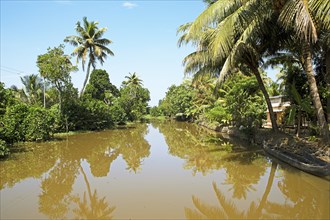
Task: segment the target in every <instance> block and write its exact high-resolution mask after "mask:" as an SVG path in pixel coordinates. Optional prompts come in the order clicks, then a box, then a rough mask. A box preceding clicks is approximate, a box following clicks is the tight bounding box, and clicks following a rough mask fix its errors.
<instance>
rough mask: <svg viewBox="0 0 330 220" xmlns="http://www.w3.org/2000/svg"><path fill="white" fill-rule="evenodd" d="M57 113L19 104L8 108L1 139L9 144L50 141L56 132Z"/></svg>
mask: <svg viewBox="0 0 330 220" xmlns="http://www.w3.org/2000/svg"><path fill="white" fill-rule="evenodd" d="M56 116H57V115H56V113H54V114H52V111H49V110H46V109H44V108H41V107H35V106H30V107H29V106H27V105H26V104H23V103H19V104H16V105H13V106H10V107H8V108H7V111H6V113H5V114H4V116H3V118H2V126H1V127H0V139H3V140H5V141H6V142H8V143H13V142H18V141H35V140H48V139H49V138H50V136H51V134H52V133H53V132H54V131H55V124H56V123H55V121H56V119H55V118H56Z"/></svg>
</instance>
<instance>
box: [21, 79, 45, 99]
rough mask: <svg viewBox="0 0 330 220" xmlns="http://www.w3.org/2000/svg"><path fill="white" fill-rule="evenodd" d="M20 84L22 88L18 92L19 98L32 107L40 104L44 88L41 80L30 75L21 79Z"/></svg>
mask: <svg viewBox="0 0 330 220" xmlns="http://www.w3.org/2000/svg"><path fill="white" fill-rule="evenodd" d="M21 82H22V83H23V86H24V88H23V90H21V91H20V97H21V98H22V99H23V100H25V101H26V102H28V103H29V104H32V105H34V104H41V99H42V93H43V86H44V85H43V82H42V79H41V78H40V77H39V76H38V75H36V74H31V75H26V76H24V77H21Z"/></svg>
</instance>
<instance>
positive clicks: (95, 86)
mask: <svg viewBox="0 0 330 220" xmlns="http://www.w3.org/2000/svg"><path fill="white" fill-rule="evenodd" d="M109 94H111V95H112V97H118V96H119V95H120V93H119V90H118V89H117V88H116V86H115V85H113V84H112V83H111V82H110V79H109V74H108V73H107V71H105V70H100V69H95V70H93V71H92V73H91V76H90V80H89V83H88V84H87V86H86V90H85V93H84V96H86V97H88V96H90V97H91V98H93V99H98V100H101V101H104V102H106V103H108V102H107V101H108V99H109V97H108V96H109Z"/></svg>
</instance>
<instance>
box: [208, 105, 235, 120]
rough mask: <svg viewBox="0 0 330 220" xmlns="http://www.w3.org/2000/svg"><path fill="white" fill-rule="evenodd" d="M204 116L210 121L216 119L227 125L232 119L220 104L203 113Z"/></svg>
mask: <svg viewBox="0 0 330 220" xmlns="http://www.w3.org/2000/svg"><path fill="white" fill-rule="evenodd" d="M205 116H206V118H207V119H208V120H210V121H216V122H219V123H220V124H224V125H228V124H229V123H230V121H231V120H232V117H231V114H229V113H228V111H227V110H226V109H225V108H224V107H222V106H216V107H214V108H212V109H210V110H209V111H208V112H206V113H205Z"/></svg>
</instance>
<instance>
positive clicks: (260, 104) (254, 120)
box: [224, 75, 266, 127]
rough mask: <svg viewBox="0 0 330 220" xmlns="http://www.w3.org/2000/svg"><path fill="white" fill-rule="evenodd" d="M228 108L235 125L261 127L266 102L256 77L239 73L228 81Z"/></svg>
mask: <svg viewBox="0 0 330 220" xmlns="http://www.w3.org/2000/svg"><path fill="white" fill-rule="evenodd" d="M227 83H228V84H227V85H228V88H230V89H229V91H227V94H226V95H225V97H224V98H225V100H226V108H227V110H228V112H229V113H230V114H231V115H232V120H233V122H234V125H235V126H237V127H240V126H241V125H243V126H245V127H260V126H261V125H262V119H264V118H265V116H266V113H265V112H266V104H265V101H264V99H263V96H262V94H261V92H260V90H259V85H258V82H257V80H256V79H255V78H254V77H248V76H243V75H237V76H235V77H232V78H231V79H229V80H228V82H227Z"/></svg>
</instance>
